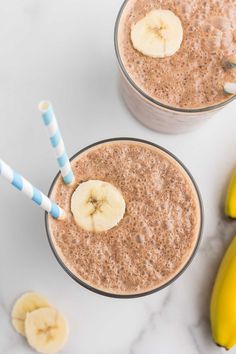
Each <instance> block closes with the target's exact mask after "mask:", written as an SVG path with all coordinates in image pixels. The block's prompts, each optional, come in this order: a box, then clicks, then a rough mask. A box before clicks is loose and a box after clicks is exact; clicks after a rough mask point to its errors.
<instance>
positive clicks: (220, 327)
mask: <svg viewBox="0 0 236 354" xmlns="http://www.w3.org/2000/svg"><path fill="white" fill-rule="evenodd" d="M210 320H211V329H212V336H213V339H214V341H215V343H216V344H217V345H219V346H221V347H224V348H226V349H230V348H232V347H233V346H234V345H235V344H236V236H235V237H234V238H233V240H232V242H231V244H230V246H229V248H228V249H227V251H226V253H225V256H224V258H223V260H222V262H221V265H220V268H219V270H218V273H217V276H216V281H215V284H214V288H213V292H212V297H211V305H210Z"/></svg>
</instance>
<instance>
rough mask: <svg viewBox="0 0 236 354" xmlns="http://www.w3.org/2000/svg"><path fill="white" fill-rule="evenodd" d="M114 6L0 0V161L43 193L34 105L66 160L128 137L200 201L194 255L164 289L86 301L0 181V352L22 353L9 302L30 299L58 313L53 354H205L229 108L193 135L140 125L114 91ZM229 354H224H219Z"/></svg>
mask: <svg viewBox="0 0 236 354" xmlns="http://www.w3.org/2000/svg"><path fill="white" fill-rule="evenodd" d="M120 5H121V0H115V1H111V0H100V1H99V2H96V1H79V0H40V1H39V0H21V1H19V0H8V1H1V3H0V48H1V66H0V94H1V100H0V156H1V157H2V158H3V159H4V160H5V161H6V162H8V163H9V164H11V165H12V166H13V167H14V168H15V169H17V170H18V171H19V172H21V173H22V174H23V175H25V176H26V177H27V178H29V179H30V180H31V181H32V182H33V183H34V184H35V185H37V186H38V188H40V189H42V190H43V191H45V192H47V191H48V188H49V185H50V182H51V181H52V178H53V177H54V175H55V173H56V172H57V165H56V162H55V159H54V155H53V152H52V151H51V148H50V146H49V142H48V138H47V134H46V132H45V128H44V127H43V125H42V123H41V120H40V116H39V113H38V111H37V104H38V102H39V101H40V100H41V99H44V98H48V99H50V100H51V101H52V102H53V103H54V106H55V109H56V112H57V116H58V119H59V121H60V125H61V129H62V131H63V135H64V139H65V142H66V145H67V149H68V152H69V154H70V155H72V154H73V153H75V152H76V151H77V150H78V149H80V148H82V147H84V146H86V145H88V144H90V143H92V142H95V141H98V140H101V139H104V138H109V137H117V136H131V137H139V138H144V139H147V140H151V141H153V142H155V143H158V144H161V145H163V146H164V147H165V148H167V149H169V150H170V151H172V152H174V153H175V154H176V155H177V156H178V157H179V158H180V159H181V160H182V161H183V162H184V163H185V164H186V166H187V167H188V168H189V169H190V171H191V172H192V174H193V176H194V177H195V179H196V181H197V183H198V185H199V188H200V190H201V193H202V198H203V202H204V207H205V228H204V234H203V239H202V243H201V247H200V250H199V252H198V253H197V256H196V258H195V259H194V261H193V263H192V264H191V266H190V267H189V268H188V269H187V271H186V272H185V273H184V275H182V276H181V278H179V279H178V280H177V281H176V282H175V283H174V284H173V285H171V286H170V287H168V288H167V289H165V290H163V291H161V292H159V293H156V294H153V295H151V296H148V297H144V298H140V299H135V300H117V299H110V298H106V297H102V296H99V295H96V294H94V293H91V292H89V291H88V290H86V289H84V288H82V287H81V286H79V285H78V284H76V283H75V282H74V281H73V280H72V279H71V278H70V277H69V276H68V275H67V274H66V273H65V272H64V271H63V270H62V268H61V267H60V266H59V264H58V263H57V261H56V259H55V258H54V256H53V254H52V252H51V250H50V248H49V245H48V242H47V239H46V235H45V229H44V214H43V211H41V210H40V209H39V208H38V207H37V206H34V205H33V204H32V203H31V202H30V201H29V200H28V199H27V198H25V197H23V196H22V195H21V193H19V192H17V191H15V190H14V189H13V188H12V187H11V186H9V185H8V183H7V182H6V181H4V180H3V179H0V223H1V232H0V240H1V248H0V328H1V331H0V332H1V333H0V353H4V354H27V353H33V351H31V349H30V348H29V347H28V345H26V344H25V341H24V340H23V339H22V338H21V337H20V336H19V335H18V334H16V333H15V331H14V330H13V329H12V327H11V324H10V321H9V313H10V310H11V307H12V304H13V302H14V300H15V299H16V297H18V296H19V295H20V294H21V293H22V292H25V291H26V290H35V291H39V292H41V293H42V294H44V295H45V296H47V297H48V298H49V300H50V301H51V302H54V303H55V304H56V305H57V306H58V308H60V310H61V311H62V312H63V313H65V315H66V316H67V318H68V320H69V323H70V329H71V330H70V337H69V341H68V344H67V346H66V347H65V349H64V351H63V353H65V354H77V353H81V354H156V353H160V354H173V353H175V354H205V353H207V354H217V353H220V352H221V349H219V348H217V347H216V346H215V345H214V344H213V343H212V340H211V335H210V329H209V321H208V312H209V296H210V291H211V287H212V282H213V279H214V276H215V273H216V269H217V266H218V263H219V261H220V259H221V256H222V255H223V253H224V250H225V248H226V246H227V244H228V242H229V240H230V238H231V237H232V236H233V235H234V233H235V232H236V223H234V222H228V221H224V220H223V218H222V203H223V200H224V196H225V189H226V184H227V181H228V178H229V175H230V173H231V171H232V169H233V168H234V166H235V164H236V139H235V137H236V119H235V109H236V103H232V104H231V105H230V106H228V107H226V108H225V109H224V110H223V111H222V112H221V113H219V114H218V115H217V116H215V117H214V118H212V119H211V120H210V121H209V122H208V123H207V124H206V125H204V126H203V127H202V128H201V129H200V130H197V131H195V132H193V133H189V134H187V135H178V136H167V135H161V134H158V133H155V132H152V131H150V130H148V129H146V128H145V127H143V126H141V125H140V124H139V123H138V122H137V121H136V120H134V119H133V118H132V117H131V116H130V114H129V113H128V112H127V110H126V108H125V107H124V105H123V102H122V101H121V99H120V97H119V95H118V90H117V70H116V61H115V55H114V49H113V26H114V22H115V18H116V14H117V12H118V10H119V7H120ZM231 352H232V354H233V353H236V348H235V349H234V350H232V351H231Z"/></svg>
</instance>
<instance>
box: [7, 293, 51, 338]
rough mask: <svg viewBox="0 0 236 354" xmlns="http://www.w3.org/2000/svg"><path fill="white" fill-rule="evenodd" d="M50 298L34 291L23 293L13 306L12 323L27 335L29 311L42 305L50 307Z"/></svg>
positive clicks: (19, 331)
mask: <svg viewBox="0 0 236 354" xmlns="http://www.w3.org/2000/svg"><path fill="white" fill-rule="evenodd" d="M49 306H50V304H49V303H48V300H47V299H46V298H45V297H43V296H42V295H39V294H37V293H34V292H29V293H25V294H24V295H22V296H21V297H20V298H19V299H18V300H17V301H16V303H15V305H14V306H13V309H12V312H11V318H12V324H13V327H14V328H15V329H16V331H17V332H18V333H20V334H21V335H22V336H25V318H26V315H27V313H29V312H32V311H34V310H36V309H39V308H41V307H49Z"/></svg>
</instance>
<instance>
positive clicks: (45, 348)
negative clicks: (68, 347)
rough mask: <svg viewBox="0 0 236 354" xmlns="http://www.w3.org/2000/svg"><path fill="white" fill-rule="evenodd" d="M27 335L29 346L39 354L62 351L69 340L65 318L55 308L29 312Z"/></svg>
mask: <svg viewBox="0 0 236 354" xmlns="http://www.w3.org/2000/svg"><path fill="white" fill-rule="evenodd" d="M25 333H26V338H27V340H28V343H29V345H30V346H31V347H32V348H34V349H35V350H36V351H38V352H39V353H43V354H54V353H57V352H58V351H60V350H61V349H62V348H63V347H64V345H65V343H66V341H67V338H68V335H69V328H68V324H67V321H66V320H65V318H64V317H63V316H62V315H61V314H60V313H59V312H58V311H57V310H56V309H54V308H50V307H48V308H40V309H37V310H34V311H32V312H28V313H27V315H26V319H25Z"/></svg>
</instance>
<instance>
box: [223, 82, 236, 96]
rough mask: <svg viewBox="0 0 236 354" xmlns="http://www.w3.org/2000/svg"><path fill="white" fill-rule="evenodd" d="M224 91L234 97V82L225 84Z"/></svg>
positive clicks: (235, 91) (235, 84)
mask: <svg viewBox="0 0 236 354" xmlns="http://www.w3.org/2000/svg"><path fill="white" fill-rule="evenodd" d="M224 91H225V92H226V93H230V94H232V95H236V83H235V82H226V83H225V84H224Z"/></svg>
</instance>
